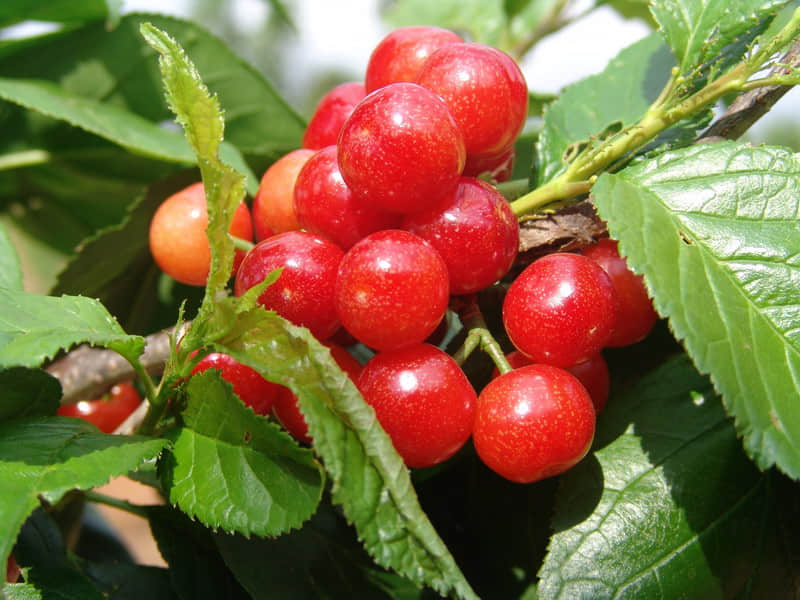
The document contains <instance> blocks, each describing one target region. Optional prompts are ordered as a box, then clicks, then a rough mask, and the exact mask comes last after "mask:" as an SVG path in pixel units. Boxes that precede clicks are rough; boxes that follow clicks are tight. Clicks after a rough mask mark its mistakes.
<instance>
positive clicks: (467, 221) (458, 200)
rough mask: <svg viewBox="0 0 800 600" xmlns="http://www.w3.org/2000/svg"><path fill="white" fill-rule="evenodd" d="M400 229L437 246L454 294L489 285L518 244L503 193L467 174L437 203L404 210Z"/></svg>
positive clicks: (516, 229)
mask: <svg viewBox="0 0 800 600" xmlns="http://www.w3.org/2000/svg"><path fill="white" fill-rule="evenodd" d="M403 229H407V230H408V231H410V232H412V233H414V234H416V235H418V236H420V237H421V238H422V239H424V240H427V241H428V242H429V243H430V244H431V245H432V246H433V247H434V248H436V250H438V252H439V254H440V255H441V256H442V258H443V259H444V262H445V264H446V265H447V272H448V275H449V278H450V293H451V294H454V295H458V294H471V293H473V292H477V291H479V290H482V289H484V288H487V287H489V286H490V285H492V284H493V283H494V282H495V281H497V280H498V279H500V278H501V277H503V275H505V274H506V273H507V272H508V270H509V269H510V268H511V265H512V263H513V262H514V259H515V258H516V256H517V249H518V248H519V225H518V224H517V218H516V217H515V216H514V213H513V212H512V211H511V208H510V207H509V205H508V202H507V201H506V199H505V198H504V197H503V195H502V194H500V192H498V191H497V190H496V189H495V188H494V187H492V186H491V185H489V184H488V183H486V182H484V181H480V180H478V179H473V178H471V177H462V178H461V180H460V182H459V184H458V187H457V188H456V191H455V193H454V194H453V197H452V198H451V199H450V200H449V201H448V203H446V204H444V205H443V207H442V208H439V209H434V210H428V211H423V212H419V213H414V214H413V215H406V216H405V217H404V219H403Z"/></svg>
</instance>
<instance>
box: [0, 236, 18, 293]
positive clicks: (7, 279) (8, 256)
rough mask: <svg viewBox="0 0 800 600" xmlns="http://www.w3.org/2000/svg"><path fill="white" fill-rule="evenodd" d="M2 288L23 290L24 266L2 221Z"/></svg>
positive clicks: (0, 253)
mask: <svg viewBox="0 0 800 600" xmlns="http://www.w3.org/2000/svg"><path fill="white" fill-rule="evenodd" d="M0 288H8V289H11V290H16V291H22V267H21V266H20V264H19V256H17V251H16V249H15V248H14V245H13V244H12V243H11V239H10V238H9V237H8V233H6V230H5V228H4V227H3V225H2V223H0Z"/></svg>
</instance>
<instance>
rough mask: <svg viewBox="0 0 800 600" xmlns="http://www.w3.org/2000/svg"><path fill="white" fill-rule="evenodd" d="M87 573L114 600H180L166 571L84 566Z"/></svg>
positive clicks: (101, 564)
mask: <svg viewBox="0 0 800 600" xmlns="http://www.w3.org/2000/svg"><path fill="white" fill-rule="evenodd" d="M83 570H84V572H85V573H86V575H87V577H89V579H90V580H91V581H92V583H93V584H94V585H95V586H96V587H97V589H99V590H100V591H101V592H102V593H103V594H104V597H105V598H109V599H110V600H141V599H143V598H146V599H147V600H176V599H177V598H178V597H179V596H178V595H177V594H176V593H175V591H174V590H173V589H172V585H171V582H170V573H169V570H168V569H164V568H162V567H149V566H144V565H135V564H130V563H111V562H91V563H84V564H83Z"/></svg>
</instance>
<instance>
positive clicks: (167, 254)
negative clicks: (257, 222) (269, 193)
mask: <svg viewBox="0 0 800 600" xmlns="http://www.w3.org/2000/svg"><path fill="white" fill-rule="evenodd" d="M207 227H208V207H207V204H206V194H205V188H204V187H203V183H202V182H198V183H195V184H192V185H190V186H189V187H187V188H185V189H183V190H181V191H180V192H177V193H176V194H173V195H172V196H170V197H169V198H167V199H166V200H164V202H162V203H161V205H160V206H159V207H158V209H157V210H156V212H155V214H154V215H153V218H152V220H151V221H150V230H149V233H148V238H149V244H150V253H151V254H152V256H153V260H155V261H156V264H157V265H158V266H159V268H160V269H161V270H162V271H164V272H165V273H166V274H167V275H169V276H170V277H172V278H173V279H175V280H177V281H180V282H181V283H185V284H187V285H197V286H202V285H205V284H206V280H207V279H208V272H209V270H210V268H211V246H210V245H209V243H208V237H207V236H206V228H207ZM229 232H230V234H231V235H233V236H236V237H238V238H241V239H244V240H247V241H251V240H252V239H253V226H252V222H251V219H250V211H249V210H248V209H247V205H246V204H240V205H239V206H238V207H236V211H235V212H234V213H233V221H232V222H231V226H230V229H229ZM243 257H244V252H242V251H241V250H237V251H236V253H235V255H234V266H233V271H234V272H236V269H237V268H238V265H239V263H240V262H241V261H242V258H243Z"/></svg>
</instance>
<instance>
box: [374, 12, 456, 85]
mask: <svg viewBox="0 0 800 600" xmlns="http://www.w3.org/2000/svg"><path fill="white" fill-rule="evenodd" d="M463 41H464V40H463V39H462V38H461V36H459V35H458V34H456V33H454V32H452V31H450V30H448V29H441V28H439V27H428V26H411V27H401V28H399V29H395V30H394V31H392V32H390V33H389V34H388V35H386V37H384V38H383V39H382V40H381V41H380V42H379V43H378V45H377V46H375V49H374V50H373V51H372V54H371V55H370V58H369V63H368V64H367V72H366V77H365V81H364V83H365V87H366V90H367V92H372V91H374V90H377V89H378V88H380V87H383V86H385V85H388V84H390V83H397V82H398V81H414V80H415V79H416V78H417V74H418V73H419V70H420V68H421V67H422V65H423V63H424V62H425V61H426V60H427V58H428V57H429V56H430V55H431V53H432V52H434V51H435V50H438V49H439V48H441V47H442V46H445V45H447V44H453V43H456V42H463Z"/></svg>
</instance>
